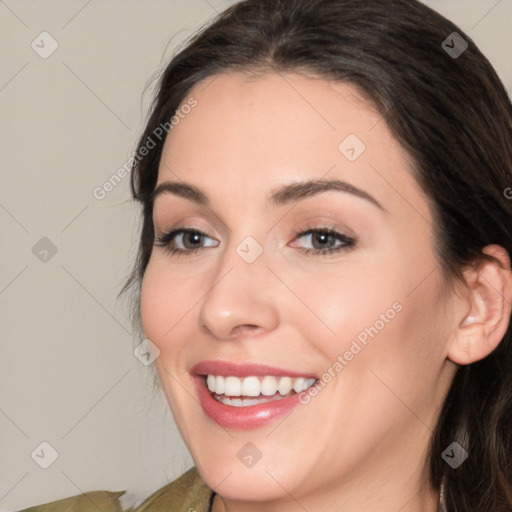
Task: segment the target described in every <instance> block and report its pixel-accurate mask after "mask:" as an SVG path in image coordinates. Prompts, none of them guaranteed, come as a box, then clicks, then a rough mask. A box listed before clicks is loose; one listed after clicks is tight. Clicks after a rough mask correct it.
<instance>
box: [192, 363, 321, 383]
mask: <svg viewBox="0 0 512 512" xmlns="http://www.w3.org/2000/svg"><path fill="white" fill-rule="evenodd" d="M191 372H192V373H194V374H196V375H222V376H233V377H250V376H264V375H273V376H275V377H304V378H315V379H316V378H317V376H316V375H314V374H313V373H311V372H297V371H292V370H286V369H284V368H278V367H276V366H270V365H266V364H249V363H242V364H241V363H235V362H231V361H201V362H200V363H198V364H196V365H195V366H194V367H193V368H192V370H191Z"/></svg>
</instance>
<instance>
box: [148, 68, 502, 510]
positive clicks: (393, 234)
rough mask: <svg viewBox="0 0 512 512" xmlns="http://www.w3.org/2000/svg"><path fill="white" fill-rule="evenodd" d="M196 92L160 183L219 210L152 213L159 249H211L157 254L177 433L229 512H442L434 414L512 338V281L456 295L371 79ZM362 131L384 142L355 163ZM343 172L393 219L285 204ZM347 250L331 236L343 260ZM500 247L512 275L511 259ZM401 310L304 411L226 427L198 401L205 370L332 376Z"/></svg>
mask: <svg viewBox="0 0 512 512" xmlns="http://www.w3.org/2000/svg"><path fill="white" fill-rule="evenodd" d="M189 97H193V98H195V99H196V100H197V107H196V108H194V109H192V110H191V112H190V113H188V114H187V115H186V117H184V118H183V119H181V120H180V122H179V123H178V124H177V125H176V126H175V127H174V128H173V129H172V130H171V132H170V133H169V135H168V136H167V139H166V142H165V146H164V151H163V155H162V160H161V163H160V168H159V174H158V184H162V183H165V182H168V181H173V182H179V183H182V182H186V183H188V184H192V185H195V186H196V187H198V188H199V189H201V190H202V191H203V192H204V194H206V196H207V197H208V199H209V204H208V206H206V205H200V204H197V203H195V202H193V201H191V200H190V199H187V198H185V197H179V196H178V195H175V194H172V193H169V192H167V193H162V194H159V195H158V196H157V197H156V199H155V203H154V212H153V219H154V225H155V235H156V237H159V236H161V235H162V234H163V233H165V232H167V231H169V230H170V229H172V228H175V227H183V226H186V227H190V228H194V229H195V230H198V231H200V232H202V233H204V234H205V235H206V236H205V238H204V239H202V241H201V242H199V243H198V242H197V241H196V242H194V239H193V237H189V238H187V237H186V236H178V237H176V238H175V239H174V241H173V242H172V243H171V245H172V248H181V249H183V250H187V249H188V250H189V251H190V248H192V247H195V246H198V247H202V249H201V250H199V251H198V252H195V253H193V254H191V255H182V254H179V255H171V254H170V253H169V252H167V251H166V249H165V248H164V247H154V249H153V252H152V255H151V258H150V261H149V264H148V267H147V269H146V272H145V275H144V279H143V283H142V294H141V313H142V321H143V326H144V331H145V334H146V336H147V337H148V338H149V339H150V340H151V341H152V342H153V343H154V344H155V345H156V346H157V347H158V349H159V350H160V355H159V357H158V358H157V359H156V361H155V364H156V368H157V371H158V373H159V376H160V379H161V382H162V386H163V390H164V392H165V395H166V398H167V400H168V403H169V406H170V408H171V410H172V412H173V415H174V417H175V420H176V423H177V425H178V428H179V430H180V432H181V434H182V436H183V439H184V440H185V442H186V444H187V446H188V448H189V450H190V452H191V454H192V457H193V459H194V462H195V464H196V466H197V468H198V470H199V472H200V474H201V476H202V478H203V480H204V481H205V482H206V484H207V485H208V486H209V487H210V488H212V489H214V490H215V491H216V493H217V494H218V495H217V496H216V497H215V500H214V505H213V510H214V512H219V511H229V512H249V511H251V512H254V511H266V512H274V511H276V512H277V511H279V512H294V511H303V510H308V511H313V510H322V511H324V512H330V511H332V512H334V511H339V510H358V511H368V512H369V511H373V510H379V511H382V512H397V511H399V510H400V511H401V512H437V507H438V502H439V492H438V491H436V490H435V489H433V488H431V487H430V486H429V485H428V484H427V480H426V478H427V470H426V459H425V457H426V451H427V449H428V446H429V442H430V438H431V435H432V431H433V429H434V426H435V421H436V418H437V415H438V412H439V409H440V407H441V406H442V403H443V400H444V398H445V396H446V393H447V391H448V389H449V386H450V383H451V381H452V379H453V376H454V374H455V371H456V369H457V364H468V363H469V362H473V361H476V360H479V359H481V358H483V357H485V356H486V355H487V354H489V353H490V352H491V351H492V350H493V348H495V347H496V346H497V344H498V343H499V342H500V340H501V339H502V337H503V335H504V334H505V331H506V328H507V325H508V320H507V319H508V318H509V317H510V300H508V302H507V301H506V300H505V299H504V297H510V295H511V288H512V284H511V278H510V272H507V271H505V270H500V267H499V266H498V265H496V264H494V263H482V264H481V265H480V266H479V267H478V268H475V269H471V268H468V269H467V271H466V273H465V277H466V283H467V284H465V285H462V284H460V285H457V287H456V289H457V293H454V291H453V290H452V289H451V288H450V287H448V286H447V285H446V283H445V282H444V281H443V279H442V276H441V269H440V267H439V264H438V261H437V260H436V256H435V254H434V248H433V239H432V236H433V221H432V214H431V211H430V209H429V206H428V204H427V199H426V197H425V196H424V194H423V193H422V191H421V190H420V188H419V186H418V185H417V183H416V181H415V180H414V179H413V178H412V176H411V174H410V163H409V160H408V158H407V155H406V153H405V152H404V150H403V149H402V148H401V147H400V146H399V144H398V142H397V141H396V140H395V139H394V138H393V136H392V135H391V133H390V131H389V129H388V127H387V125H386V123H385V122H384V120H383V119H382V117H381V115H380V114H378V113H377V112H376V111H375V109H373V108H372V107H371V106H370V104H369V103H368V102H367V101H366V100H365V99H363V98H362V97H361V96H360V94H358V92H357V90H356V89H355V88H354V87H353V86H350V85H348V84H335V83H333V82H329V81H325V80H320V79H312V78H307V77H304V76H300V75H295V74H286V75H282V76H281V75H278V74H275V73H268V74H264V75H262V76H258V77H256V78H254V77H252V78H248V77H247V76H246V75H242V74H236V73H230V74H224V75H219V76H217V77H214V79H213V80H212V79H208V80H207V83H206V84H204V83H201V84H198V85H197V86H196V87H195V88H194V89H193V90H192V91H190V94H189ZM185 102H186V99H185V100H184V102H183V103H185ZM348 134H356V135H357V137H358V138H359V139H360V140H361V141H363V143H364V144H365V146H366V149H365V151H364V152H363V153H362V154H361V155H360V156H359V157H358V158H357V159H355V160H354V161H349V160H348V159H347V158H346V157H345V156H344V154H342V153H341V152H340V150H339V149H338V145H339V144H340V142H342V140H344V139H345V137H346V136H347V135H348ZM335 178H336V179H339V180H343V181H344V182H347V183H349V184H351V185H352V186H354V187H357V188H359V189H361V190H363V191H364V192H366V193H367V194H369V195H371V196H372V197H373V198H374V200H375V201H376V202H378V204H379V205H380V206H381V207H379V206H377V205H376V204H375V203H374V202H372V201H371V200H369V199H365V198H362V197H359V196H357V195H355V194H352V193H349V192H347V191H336V190H331V191H327V192H322V193H319V194H316V195H310V196H309V197H306V198H302V199H300V200H299V199H297V200H295V201H293V202H292V203H288V204H280V205H274V204H272V203H271V202H269V200H268V198H269V196H270V195H271V193H272V192H273V191H274V190H275V189H276V188H278V187H280V186H282V185H285V184H289V183H294V182H298V181H305V180H310V179H325V180H328V179H335ZM325 226H329V227H331V228H333V229H336V231H337V232H339V233H344V234H346V235H347V236H351V237H353V238H354V239H355V240H356V242H355V245H354V246H353V247H350V248H346V249H344V250H341V251H338V252H335V253H333V254H330V255H326V256H325V255H315V251H314V250H315V249H319V248H321V247H322V246H321V245H320V244H321V240H320V241H318V242H316V243H315V237H312V236H309V235H305V236H302V237H301V238H298V237H297V236H295V233H296V232H299V231H304V230H307V229H312V228H319V229H321V228H323V227H325ZM248 236H251V237H253V238H254V239H255V240H256V241H257V242H258V244H259V245H260V246H261V248H262V249H263V252H262V254H261V255H260V256H258V257H257V258H256V259H255V260H254V261H253V262H252V263H247V262H246V261H245V260H244V259H242V258H241V256H240V255H239V253H237V251H236V248H237V246H239V244H240V243H241V242H242V241H243V240H244V239H245V238H246V237H248ZM317 240H318V238H317ZM194 243H195V244H196V245H192V244H194ZM340 243H341V242H340V241H337V239H336V238H332V239H331V245H328V246H327V247H333V246H339V245H340ZM183 244H187V245H183ZM324 247H325V245H324ZM306 249H310V252H309V254H306V253H305V252H304V251H305V250H306ZM486 252H488V253H490V254H491V253H492V254H493V255H494V256H496V257H497V258H498V259H499V260H500V261H501V262H502V264H503V266H505V267H509V266H510V263H509V261H508V256H507V254H506V252H505V251H504V250H503V249H501V248H500V247H499V246H489V247H488V248H486ZM397 303H398V304H399V305H400V306H401V308H400V311H399V312H396V314H394V315H393V319H392V320H388V321H387V322H385V323H384V324H382V322H381V323H380V324H379V325H383V327H382V328H380V327H378V333H377V334H376V335H375V337H373V338H371V337H369V338H368V342H367V345H365V346H363V345H361V346H362V349H361V350H360V351H359V352H358V353H357V355H355V356H354V357H353V358H352V359H351V360H350V361H346V359H345V362H346V363H347V364H346V365H345V364H344V365H343V369H342V370H341V371H339V372H337V373H335V377H333V378H332V379H331V380H330V382H328V383H326V384H325V386H324V387H323V389H322V390H321V391H320V392H319V393H318V394H317V396H315V397H313V398H312V399H311V401H310V402H309V403H308V404H307V405H299V406H298V407H295V408H294V409H293V410H292V411H291V413H290V414H288V415H287V416H285V417H282V418H279V419H278V420H276V421H273V422H271V423H269V424H267V425H263V426H258V427H257V428H245V429H237V428H230V427H227V428H226V427H223V426H221V425H219V424H218V423H217V422H216V421H213V420H212V419H211V418H210V417H209V416H208V415H207V414H205V412H204V410H203V408H202V407H201V405H200V404H199V400H198V398H197V390H196V389H195V387H194V384H193V382H192V377H191V369H192V367H193V366H194V365H196V364H197V363H199V362H200V361H204V360H210V361H211V360H215V361H217V360H222V361H231V362H239V363H248V362H249V363H259V364H267V365H271V366H277V367H279V368H285V369H290V370H294V371H297V372H299V373H301V372H303V373H308V374H313V375H316V376H318V377H321V376H322V375H323V374H324V373H325V372H326V371H327V370H328V369H329V368H331V372H332V368H333V364H334V363H335V362H336V361H339V359H338V356H340V355H341V356H343V355H344V354H345V353H346V351H347V350H349V349H350V347H351V344H352V342H353V340H355V339H357V336H358V335H359V334H360V333H361V332H362V331H364V330H365V328H368V327H370V326H375V325H377V323H376V322H377V321H378V320H379V319H380V318H381V316H380V315H381V314H383V313H385V312H386V311H388V310H390V308H391V309H393V304H395V305H396V304H397ZM248 442H250V443H252V444H253V445H254V446H255V447H256V448H257V449H258V450H259V452H260V453H261V459H260V460H259V461H258V462H257V463H256V464H255V465H253V466H252V467H246V465H244V464H242V462H241V460H240V459H239V457H237V452H238V451H239V450H240V449H241V448H242V447H243V446H244V445H246V443H248Z"/></svg>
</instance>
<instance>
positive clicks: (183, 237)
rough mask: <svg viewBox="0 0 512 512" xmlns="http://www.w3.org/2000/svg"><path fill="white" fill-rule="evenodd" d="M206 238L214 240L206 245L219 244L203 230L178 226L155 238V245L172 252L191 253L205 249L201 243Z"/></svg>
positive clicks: (177, 253) (176, 253)
mask: <svg viewBox="0 0 512 512" xmlns="http://www.w3.org/2000/svg"><path fill="white" fill-rule="evenodd" d="M206 239H208V240H210V241H213V243H211V242H208V243H207V244H206V247H212V246H215V244H217V245H218V242H216V241H215V240H213V238H210V237H209V236H208V235H206V234H205V233H203V232H202V231H199V230H197V229H191V228H176V229H173V230H171V231H169V232H167V233H163V234H162V235H161V236H160V237H158V238H157V239H156V240H155V246H157V247H163V248H164V249H165V250H166V251H167V252H169V253H170V254H174V255H182V254H186V255H190V254H194V253H196V252H197V251H200V250H201V249H203V246H202V245H201V244H202V242H203V241H204V240H206ZM176 246H177V247H176Z"/></svg>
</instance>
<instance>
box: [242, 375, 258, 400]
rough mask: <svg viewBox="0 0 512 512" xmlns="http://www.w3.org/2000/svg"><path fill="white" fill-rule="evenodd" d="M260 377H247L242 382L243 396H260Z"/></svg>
mask: <svg viewBox="0 0 512 512" xmlns="http://www.w3.org/2000/svg"><path fill="white" fill-rule="evenodd" d="M260 388H261V386H260V379H258V377H246V378H245V379H244V381H243V382H242V393H241V394H242V395H243V396H258V395H259V394H260Z"/></svg>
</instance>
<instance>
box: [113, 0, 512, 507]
mask: <svg viewBox="0 0 512 512" xmlns="http://www.w3.org/2000/svg"><path fill="white" fill-rule="evenodd" d="M453 32H457V33H458V34H459V35H460V37H462V38H463V39H464V40H465V41H466V42H467V43H468V47H467V49H466V50H465V51H464V52H463V53H462V54H460V55H459V56H454V55H453V54H452V55H450V54H449V52H448V51H447V48H446V44H445V45H444V47H443V41H445V40H446V39H447V38H448V40H449V47H453V46H454V45H455V43H454V40H453V36H451V35H452V34H453ZM449 36H451V37H452V39H451V40H450V39H449ZM459 41H460V40H459ZM457 44H458V43H457ZM459 48H461V47H460V46H459ZM228 71H241V72H256V73H257V72H276V73H283V72H288V71H289V72H295V73H302V74H304V75H308V76H314V77H315V76H316V77H320V78H323V79H330V80H334V81H340V82H347V83H350V84H352V85H354V86H355V87H357V88H358V90H359V91H360V92H361V93H362V94H363V95H364V96H365V97H366V98H367V99H368V100H369V101H370V102H371V103H372V104H373V105H374V106H375V107H376V108H377V109H378V111H379V112H380V113H381V114H382V116H383V120H384V121H385V122H386V123H387V124H388V126H389V128H390V130H391V131H392V133H393V134H394V136H395V138H396V139H397V140H398V142H399V143H400V144H401V145H402V146H403V147H404V148H405V150H406V151H407V152H408V154H409V156H410V157H411V161H412V169H411V172H412V173H413V175H414V177H415V178H416V180H417V181H418V183H419V184H420V186H421V187H422V189H423V190H424V191H425V193H426V195H427V197H428V198H429V201H430V206H431V209H432V213H433V217H434V220H435V225H434V230H435V235H436V236H435V249H436V254H437V257H438V260H439V264H440V267H441V268H442V270H443V276H444V277H445V278H446V279H447V281H448V282H452V283H453V282H454V280H455V279H460V278H461V276H462V274H461V270H462V269H463V267H464V266H465V265H468V264H471V263H472V262H474V261H475V260H477V259H478V258H481V257H483V256H482V253H481V250H482V248H483V247H485V246H486V245H488V244H498V245H501V246H502V247H504V248H505V249H506V250H507V251H508V253H509V255H510V254H512V200H510V199H507V197H506V194H505V191H506V190H508V187H511V186H512V105H511V103H510V100H509V98H508V96H507V92H506V90H505V88H504V87H503V84H502V83H501V82H500V80H499V78H498V76H497V74H496V72H495V71H494V69H493V67H492V66H491V64H490V63H489V61H488V60H487V59H486V58H485V56H484V55H483V54H482V53H481V52H480V51H479V49H478V48H477V46H476V45H475V43H474V42H473V41H472V40H471V39H470V38H469V37H468V36H467V35H466V34H465V33H464V32H463V31H462V30H461V29H460V28H458V27H457V26H456V25H454V24H453V23H452V22H450V21H449V20H447V19H445V18H444V17H442V16H441V15H439V14H438V13H436V12H435V11H433V10H432V9H430V8H428V7H427V6H425V5H423V4H421V3H420V2H419V1H417V0H386V1H383V0H245V1H242V2H240V3H237V4H235V5H233V6H232V7H230V8H228V9H227V10H226V11H225V12H223V13H221V14H220V15H219V16H217V17H216V18H215V19H214V20H213V21H212V22H211V23H210V24H208V25H207V26H206V27H204V28H203V29H202V30H201V31H200V32H199V33H198V34H197V35H195V36H194V37H193V38H192V39H191V40H190V41H188V43H187V44H186V45H185V46H184V47H183V48H182V49H180V51H179V52H178V53H177V54H176V55H175V56H174V58H173V59H172V60H171V62H170V63H169V64H168V66H167V67H166V69H165V70H164V72H163V74H162V76H161V78H160V81H159V88H158V93H157V95H156V98H155V100H154V103H153V105H152V109H151V112H150V116H149V119H148V121H147V125H146V128H145V130H144V133H143V134H142V136H141V138H140V141H139V145H138V148H139V149H140V148H141V147H143V146H144V145H145V144H146V141H147V140H148V137H151V136H152V134H154V133H155V130H157V129H158V127H159V126H162V125H165V123H168V122H169V120H170V119H171V117H172V116H173V115H174V114H175V113H176V111H177V109H178V108H179V107H180V105H181V103H182V102H183V101H184V99H185V98H186V97H187V95H188V93H189V92H190V90H191V88H192V87H193V86H194V85H196V84H198V83H199V82H200V81H201V80H204V79H205V78H207V77H210V76H213V75H215V74H218V73H223V72H228ZM153 138H154V137H153ZM163 142H164V138H162V140H161V141H159V142H158V143H157V145H156V147H155V148H154V149H152V150H151V151H150V152H149V154H147V156H145V157H144V158H142V159H140V160H138V161H136V162H135V164H134V166H133V169H132V175H131V186H132V193H133V197H134V199H136V200H137V201H139V202H140V203H141V205H142V232H141V238H140V247H139V252H138V256H137V261H136V263H135V267H134V270H133V273H132V275H131V277H130V279H129V281H128V282H127V284H126V286H125V287H124V289H123V291H125V290H127V289H128V288H130V287H132V288H133V290H134V292H135V300H134V310H133V315H134V319H135V321H136V323H138V322H140V316H139V315H140V313H139V302H138V301H139V295H140V282H141V280H142V277H143V275H144V271H145V269H146V266H147V264H148V261H149V258H150V256H151V251H152V246H153V242H154V229H153V222H152V201H151V195H152V192H153V191H154V188H155V185H156V182H157V176H158V166H159V162H160V156H161V153H162V147H163ZM506 300H508V299H506ZM139 325H140V323H139ZM453 441H457V442H458V443H459V444H460V445H461V446H462V447H463V448H464V449H465V450H466V451H467V452H468V454H469V458H468V459H467V460H466V461H465V462H464V463H463V464H462V465H461V466H459V467H458V468H457V469H452V468H451V467H450V466H449V465H448V464H446V462H445V461H444V460H443V459H442V457H441V453H442V452H443V450H445V448H446V447H447V446H448V445H450V444H451V443H452V442H453ZM429 459H430V460H429V465H430V478H431V481H432V484H433V485H434V486H435V487H436V488H437V489H439V488H440V485H441V482H444V489H445V501H446V510H447V512H477V511H478V512H505V511H506V512H511V511H512V327H511V325H510V324H509V327H508V331H507V333H506V335H505V337H504V339H503V340H502V342H501V343H500V345H499V346H498V347H497V348H496V349H495V350H494V351H493V352H492V353H491V354H490V355H489V356H488V357H486V358H485V359H483V360H481V361H479V362H476V363H473V364H470V365H467V366H461V367H459V369H458V370H457V373H456V376H455V379H454V381H453V383H452V386H451V388H450V391H449V393H448V396H447V398H446V400H445V403H444V406H443V408H442V411H441V413H440V417H439V421H438V424H437V426H436V429H435V431H434V434H433V437H432V442H431V446H430V454H429Z"/></svg>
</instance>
